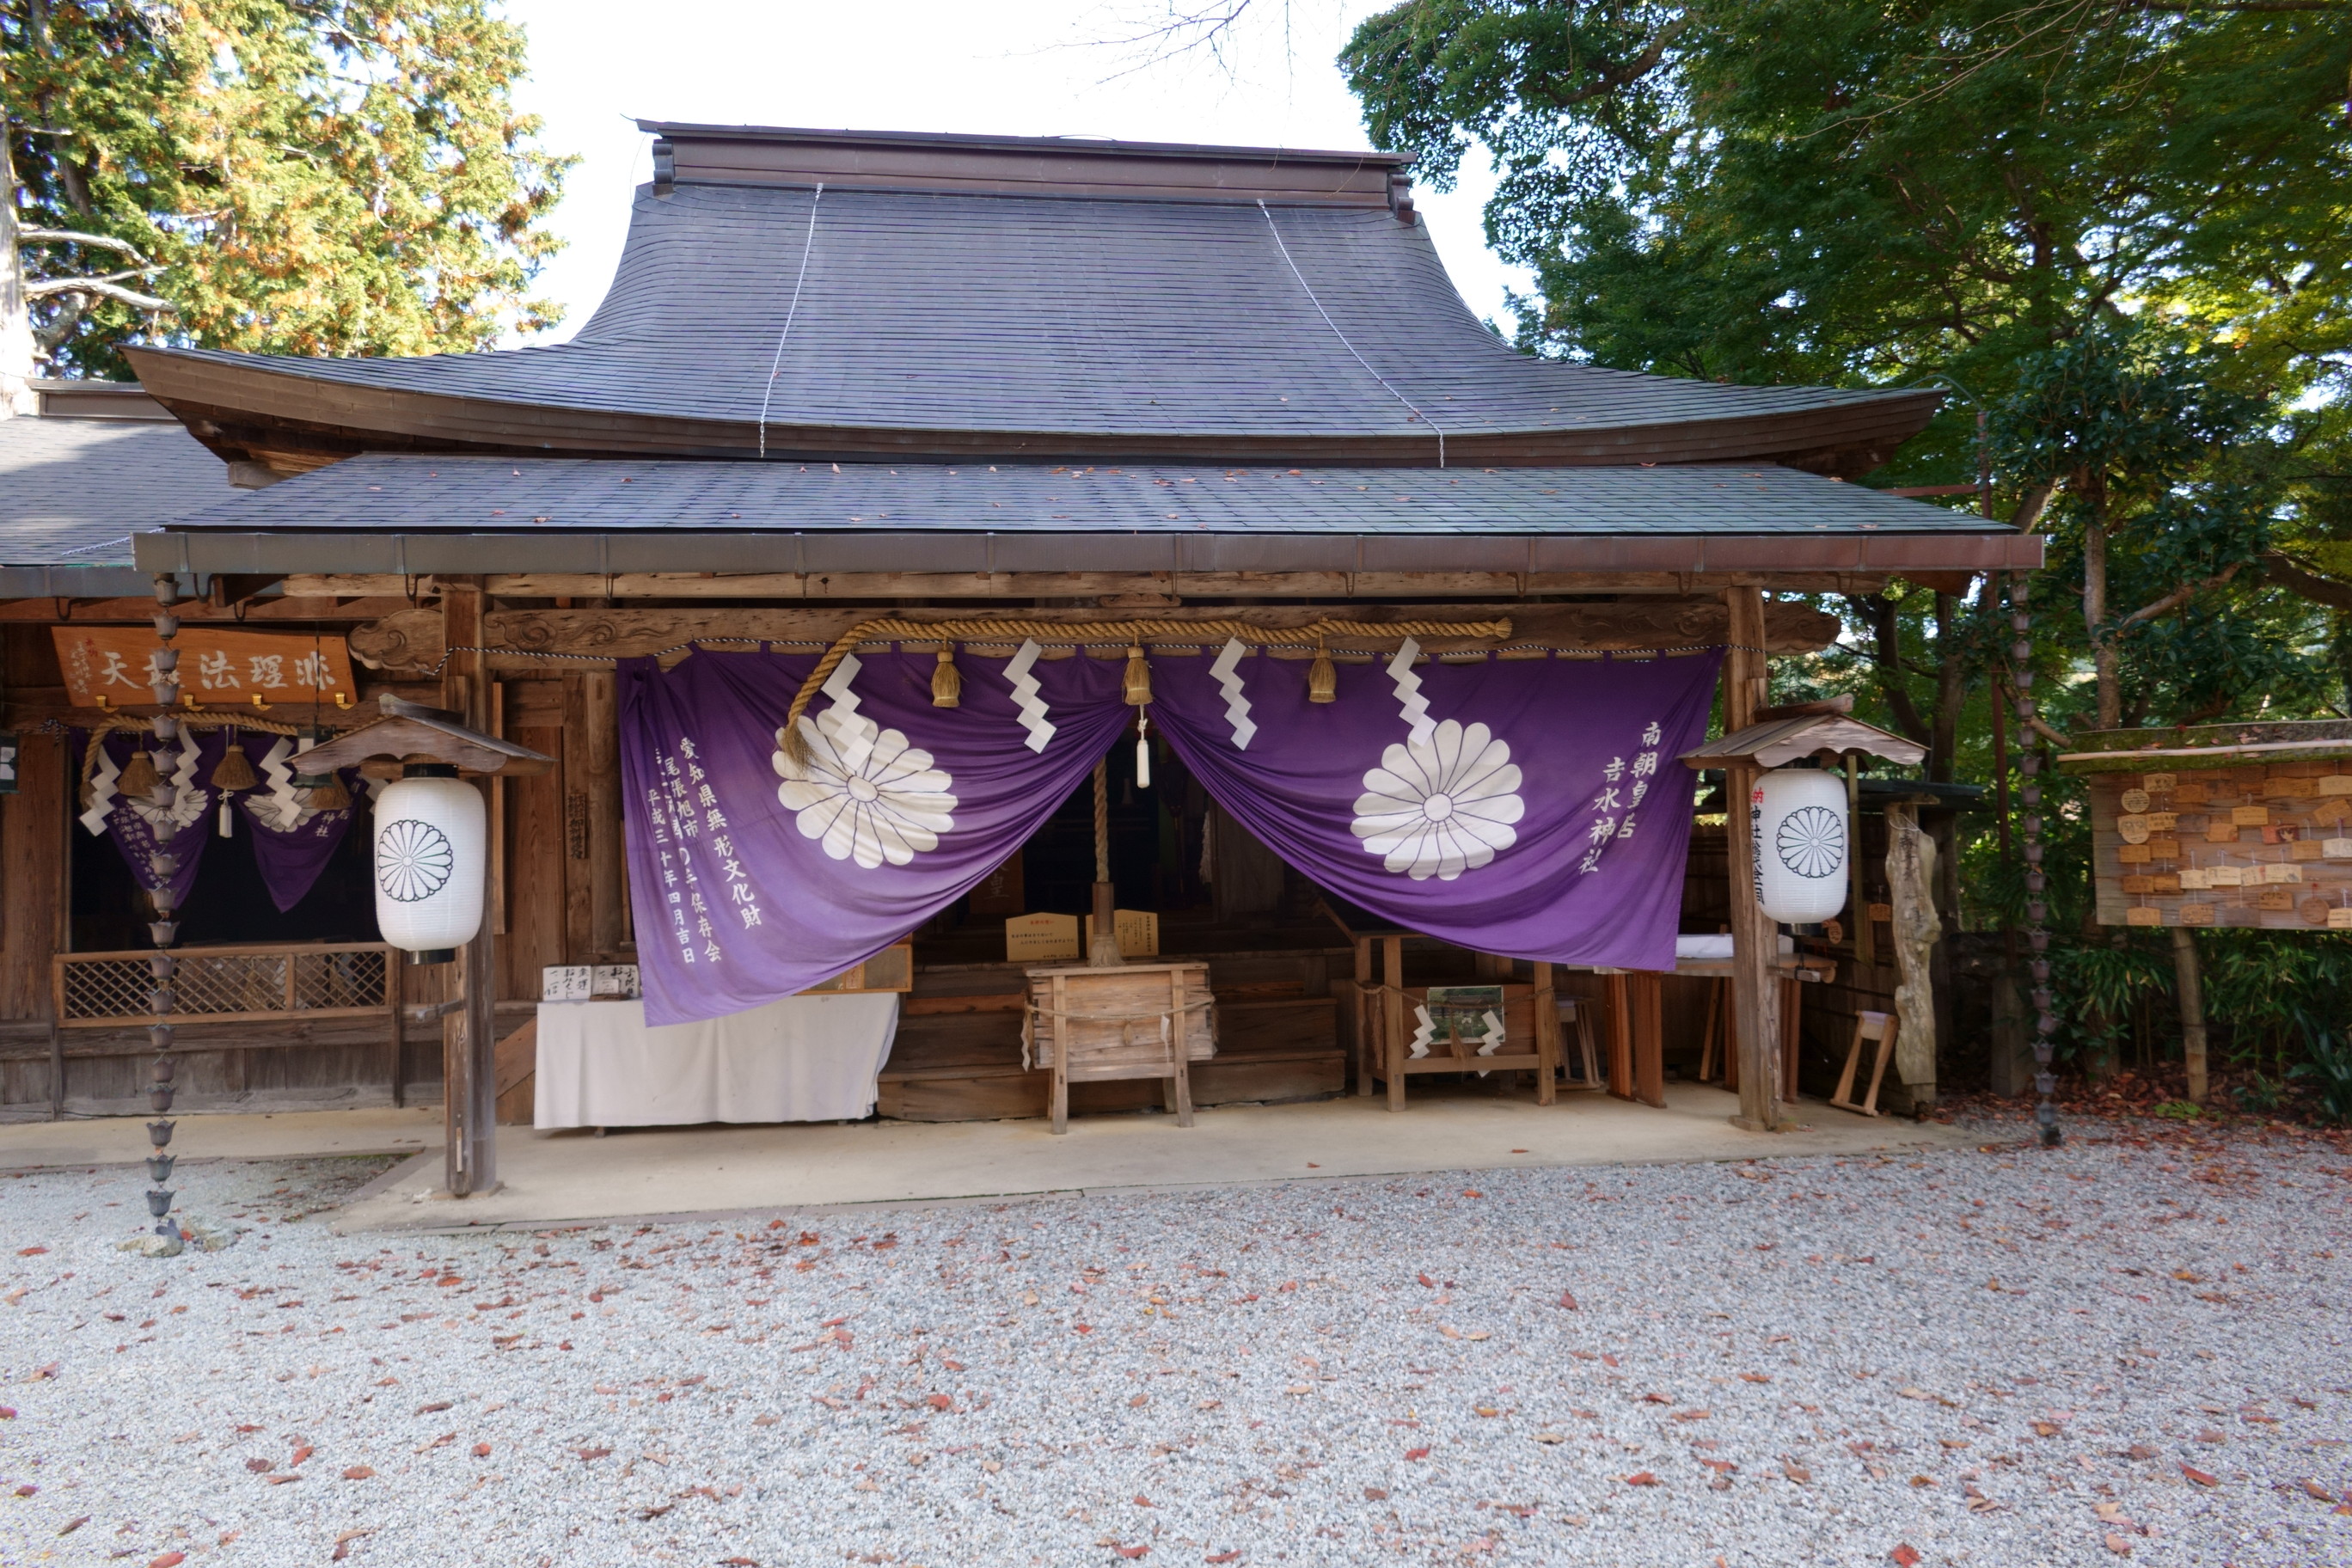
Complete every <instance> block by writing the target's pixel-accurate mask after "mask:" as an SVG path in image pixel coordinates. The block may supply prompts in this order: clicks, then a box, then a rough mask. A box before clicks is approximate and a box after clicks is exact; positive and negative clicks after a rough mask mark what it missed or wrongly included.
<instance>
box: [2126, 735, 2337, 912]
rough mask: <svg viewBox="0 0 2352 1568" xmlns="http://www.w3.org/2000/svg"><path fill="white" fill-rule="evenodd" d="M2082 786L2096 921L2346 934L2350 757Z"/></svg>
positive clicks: (2158, 775) (2128, 777)
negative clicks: (2087, 815)
mask: <svg viewBox="0 0 2352 1568" xmlns="http://www.w3.org/2000/svg"><path fill="white" fill-rule="evenodd" d="M2084 783H2085V784H2088V786H2089V790H2090V797H2091V843H2092V856H2093V868H2094V874H2095V880H2096V885H2097V892H2098V919H2099V923H2100V924H2101V925H2119V926H2173V925H2185V926H2261V927H2264V928H2267V929H2271V930H2277V931H2352V760H2346V761H2342V762H2337V761H2298V762H2279V763H2268V764H2266V765H2250V766H2244V767H2227V768H2198V769H2194V770H2180V771H2177V772H2171V773H2153V772H2151V773H2092V774H2090V775H2088V777H2087V778H2086V779H2085V780H2084Z"/></svg>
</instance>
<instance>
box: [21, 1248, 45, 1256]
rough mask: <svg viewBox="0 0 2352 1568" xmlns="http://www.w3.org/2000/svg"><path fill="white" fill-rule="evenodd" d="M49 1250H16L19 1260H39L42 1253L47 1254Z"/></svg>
mask: <svg viewBox="0 0 2352 1568" xmlns="http://www.w3.org/2000/svg"><path fill="white" fill-rule="evenodd" d="M47 1250H48V1248H47V1247H18V1248H17V1249H16V1256H17V1257H19V1258H38V1257H39V1256H40V1255H41V1254H42V1253H44V1252H47Z"/></svg>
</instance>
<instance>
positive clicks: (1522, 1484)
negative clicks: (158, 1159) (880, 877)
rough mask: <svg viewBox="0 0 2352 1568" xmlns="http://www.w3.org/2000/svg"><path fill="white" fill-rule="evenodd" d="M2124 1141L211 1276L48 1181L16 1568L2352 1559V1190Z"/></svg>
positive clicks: (2309, 1168)
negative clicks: (42, 1566) (139, 1249)
mask: <svg viewBox="0 0 2352 1568" xmlns="http://www.w3.org/2000/svg"><path fill="white" fill-rule="evenodd" d="M2012 1131H2013V1129H2001V1130H2000V1135H2001V1136H2003V1137H2007V1136H2009V1135H2010V1134H2011V1132H2012ZM2086 1131H2089V1132H2090V1133H2091V1134H2092V1136H2091V1137H2084V1136H2081V1135H2079V1134H2078V1137H2077V1139H2076V1141H2075V1142H2073V1143H2072V1144H2070V1145H2069V1146H2068V1147H2067V1148H2065V1149H2064V1150H2062V1151H2059V1152H2055V1153H2043V1152H2037V1151H2026V1150H2021V1149H2019V1148H2016V1147H2014V1146H2013V1145H2010V1144H2006V1143H2003V1144H1998V1145H1988V1146H1987V1147H1986V1148H1985V1149H1983V1150H1981V1151H1976V1152H1961V1153H1954V1154H1944V1155H1936V1156H1930V1157H1924V1158H1905V1159H1897V1160H1786V1161H1771V1162H1765V1163H1746V1164H1738V1165H1679V1166H1648V1167H1630V1168H1583V1169H1577V1170H1561V1171H1544V1172H1517V1173H1496V1172H1487V1173H1472V1174H1465V1175H1457V1176H1453V1177H1447V1178H1435V1177H1420V1178H1412V1179H1408V1180H1402V1181H1389V1180H1382V1181H1377V1182H1350V1183H1328V1184H1324V1183H1315V1182H1303V1183H1299V1184H1292V1185H1287V1186H1282V1187H1251V1188H1244V1189H1234V1190H1228V1191H1223V1192H1203V1193H1185V1194H1165V1195H1139V1196H1135V1197H1129V1198H1112V1199H1105V1198H1088V1199H1077V1200H1061V1199H1053V1200H1044V1201H1035V1202H1024V1203H1015V1204H1006V1205H966V1206H959V1207H948V1208H937V1209H929V1210H900V1211H896V1212H888V1213H883V1212H866V1213H860V1214H856V1215H845V1214H828V1215H814V1216H807V1215H803V1216H793V1217H787V1218H783V1219H776V1220H773V1221H772V1223H771V1222H770V1220H769V1218H768V1217H767V1216H761V1218H760V1219H758V1220H742V1221H738V1222H736V1223H734V1224H731V1225H728V1226H712V1225H710V1224H709V1223H704V1224H698V1225H691V1226H686V1225H679V1226H658V1227H644V1228H639V1227H635V1226H594V1227H585V1228H575V1229H570V1230H565V1231H561V1232H551V1233H540V1234H530V1233H508V1234H503V1235H485V1236H475V1237H423V1238H419V1237H398V1238H384V1237H349V1238H338V1237H333V1236H331V1235H330V1234H328V1233H327V1231H326V1229H325V1221H324V1219H323V1218H322V1217H319V1216H318V1215H317V1213H316V1211H317V1210H318V1209H319V1207H320V1205H325V1204H331V1202H333V1201H334V1199H335V1198H336V1196H337V1195H338V1194H342V1193H347V1192H349V1191H350V1190H351V1189H352V1187H355V1186H356V1185H357V1184H359V1183H360V1182H362V1181H363V1180H365V1179H366V1178H367V1177H368V1176H369V1175H371V1174H373V1173H374V1172H375V1171H376V1170H378V1169H380V1168H381V1163H376V1162H356V1161H311V1162H302V1163H254V1164H245V1165H237V1164H212V1165H201V1164H198V1165H188V1166H184V1168H183V1173H182V1176H183V1179H182V1182H181V1185H182V1187H183V1189H184V1194H185V1196H186V1198H187V1200H189V1202H190V1205H191V1207H192V1208H193V1210H194V1212H195V1213H196V1214H198V1215H201V1216H205V1217H209V1218H212V1219H214V1220H215V1221H226V1220H227V1219H228V1218H229V1217H230V1216H231V1215H245V1216H247V1217H246V1219H245V1220H244V1221H242V1222H241V1223H242V1224H244V1225H246V1226H249V1227H250V1228H248V1229H247V1230H246V1231H245V1233H244V1234H243V1235H242V1236H241V1237H239V1238H238V1239H237V1240H236V1244H235V1245H234V1246H232V1247H228V1248H227V1249H226V1250H225V1251H221V1252H218V1253H213V1254H202V1255H199V1254H190V1255H188V1256H185V1257H182V1258H173V1259H150V1258H138V1257H135V1256H132V1255H130V1254H128V1253H125V1252H123V1251H121V1249H120V1245H119V1244H120V1243H121V1240H122V1239H123V1238H124V1237H126V1236H129V1235H131V1234H135V1232H136V1230H137V1229H138V1227H139V1226H140V1225H141V1224H142V1223H143V1214H140V1213H139V1210H140V1205H139V1202H138V1193H139V1189H140V1186H141V1183H140V1181H139V1176H138V1173H136V1172H135V1171H132V1170H129V1169H107V1170H100V1171H96V1172H82V1171H71V1172H47V1173H33V1174H29V1175H24V1176H19V1177H16V1178H14V1179H9V1180H5V1181H0V1249H4V1250H0V1302H5V1305H0V1417H5V1418H0V1477H5V1481H0V1562H5V1563H11V1564H14V1563H98V1562H104V1561H107V1560H109V1559H127V1560H131V1561H134V1562H136V1563H163V1564H167V1565H168V1564H173V1563H179V1562H181V1561H183V1559H182V1557H181V1556H180V1555H177V1554H180V1553H184V1561H185V1562H187V1563H190V1564H202V1563H212V1562H215V1561H217V1562H221V1563H268V1564H276V1563H305V1564H307V1563H322V1562H328V1561H348V1562H352V1563H368V1562H376V1563H399V1564H403V1565H404V1568H409V1565H425V1564H437V1563H467V1564H473V1563H481V1564H493V1563H495V1564H500V1565H507V1564H517V1565H526V1568H527V1565H530V1564H549V1565H552V1564H580V1563H587V1564H603V1563H635V1562H637V1561H640V1560H648V1559H649V1560H652V1561H656V1562H681V1563H731V1564H737V1565H739V1568H740V1565H741V1564H744V1563H759V1564H762V1565H766V1568H773V1565H777V1564H786V1563H843V1562H845V1561H846V1562H851V1563H894V1564H909V1563H920V1564H931V1565H934V1568H945V1565H950V1564H953V1565H957V1568H963V1565H995V1564H1022V1563H1045V1564H1054V1565H1059V1564H1064V1563H1106V1564H1115V1563H1118V1562H1119V1561H1121V1560H1133V1559H1137V1558H1144V1557H1148V1558H1149V1559H1150V1560H1151V1561H1152V1562H1168V1563H1271V1562H1276V1561H1289V1562H1293V1563H1369V1562H1376V1561H1388V1560H1397V1561H1402V1562H1439V1561H1444V1562H1456V1561H1466V1562H1487V1563H1502V1562H1524V1563H1566V1562H1605V1563H1622V1564H1652V1563H1658V1564H1665V1563H1673V1564H1688V1565H1691V1568H1741V1565H1745V1564H1759V1563H1761V1564H1774V1563H1874V1564H1875V1563H1889V1562H1894V1563H1929V1564H1938V1563H1982V1564H2000V1565H2003V1568H2014V1565H2018V1564H2026V1563H2112V1562H2114V1561H2116V1558H2117V1557H2119V1556H2129V1557H2131V1558H2133V1559H2136V1560H2137V1561H2139V1562H2143V1563H2213V1564H2220V1563H2237V1564H2247V1565H2252V1564H2272V1563H2276V1564H2289V1563H2292V1564H2299V1565H2301V1564H2321V1563H2335V1564H2341V1563H2352V1356H2347V1351H2346V1341H2347V1337H2348V1336H2352V1315H2347V1310H2346V1298H2347V1290H2346V1286H2347V1279H2352V1256H2347V1254H2352V1223H2347V1221H2352V1152H2347V1149H2346V1147H2345V1146H2344V1145H2343V1144H2341V1143H2339V1142H2330V1141H2327V1140H2324V1139H2319V1138H2315V1137H2314V1138H2305V1137H2295V1136H2292V1135H2284V1134H2281V1135H2273V1136H2270V1137H2268V1138H2267V1139H2263V1140H2241V1141H2236V1142H2199V1141H2197V1140H2196V1139H2194V1138H2188V1137H2179V1136H2175V1137H2170V1138H2168V1139H2167V1138H2160V1137H2159V1138H2150V1137H2147V1136H2145V1135H2142V1134H2140V1133H2137V1132H2134V1131H2129V1130H2128V1129H2121V1128H2111V1129H2108V1130H2106V1136H2105V1138H2104V1139H2103V1140H2102V1139H2100V1137H2099V1131H2100V1130H2098V1129H2089V1130H2086ZM1986 1135H1987V1136H1988V1137H1990V1136H1993V1135H1994V1133H1993V1132H1992V1131H1988V1132H1987V1134H1986ZM134 1215H136V1216H137V1217H134ZM304 1215H309V1216H310V1217H302V1216H304Z"/></svg>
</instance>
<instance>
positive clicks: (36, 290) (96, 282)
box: [25, 272, 179, 311]
mask: <svg viewBox="0 0 2352 1568" xmlns="http://www.w3.org/2000/svg"><path fill="white" fill-rule="evenodd" d="M140 276H142V274H140V273H137V272H118V273H116V274H114V277H116V278H137V277H140ZM52 294H95V295H97V296H99V298H100V299H102V300H121V301H122V302H123V303H124V304H126V305H135V306H137V307H138V308H139V309H140V310H153V311H164V310H177V309H178V308H179V307H177V306H176V305H174V304H173V303H172V301H170V300H159V299H157V298H156V297H155V296H154V295H152V294H142V293H139V292H138V291H137V290H135V289H125V288H123V287H122V286H121V284H119V283H116V282H114V281H113V280H112V279H107V278H44V279H40V280H39V281H38V282H35V283H27V284H26V285H25V298H26V299H27V300H41V299H46V298H47V297H48V296H50V295H52Z"/></svg>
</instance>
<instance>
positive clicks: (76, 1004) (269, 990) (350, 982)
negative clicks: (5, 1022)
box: [50, 942, 401, 1040]
mask: <svg viewBox="0 0 2352 1568" xmlns="http://www.w3.org/2000/svg"><path fill="white" fill-rule="evenodd" d="M151 957H152V953H149V952H61V953H58V955H57V957H56V959H55V961H54V963H53V966H52V971H51V982H50V983H51V985H52V988H53V991H54V994H55V997H56V1002H57V1014H56V1016H57V1020H58V1026H59V1027H60V1028H67V1029H97V1028H114V1029H119V1028H123V1027H126V1026H133V1025H141V1024H149V1023H152V1022H154V1021H155V1011H154V1007H153V1005H152V1002H151V1000H150V994H151V993H152V992H153V991H155V990H157V989H159V988H162V987H164V986H166V985H168V987H169V989H170V990H171V992H172V993H173V1002H172V1007H171V1015H170V1016H171V1019H172V1021H173V1022H174V1023H181V1024H257V1023H283V1022H288V1021H299V1020H305V1019H313V1018H360V1017H367V1016H372V1015H375V1014H383V1015H384V1016H385V1017H386V1021H387V1022H388V1023H389V1024H390V1025H391V1027H392V1031H393V1037H394V1039H395V1040H397V1039H398V1037H399V1035H400V1018H399V1012H400V989H401V987H400V964H399V961H398V958H397V956H396V954H395V952H394V949H392V948H391V947H388V946H386V945H385V944H384V943H383V942H323V943H318V944H315V945H314V944H302V945H288V946H283V947H260V946H255V947H187V948H180V949H177V950H175V951H174V952H173V957H174V958H176V959H177V960H178V961H179V963H178V965H177V968H176V971H175V973H173V976H172V978H171V980H170V981H168V982H165V981H159V980H157V979H156V978H155V977H154V975H153V973H152V972H151V971H150V969H149V968H148V960H149V959H150V958H151Z"/></svg>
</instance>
